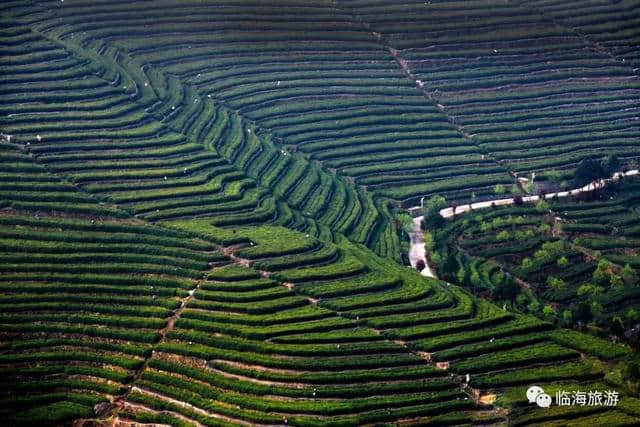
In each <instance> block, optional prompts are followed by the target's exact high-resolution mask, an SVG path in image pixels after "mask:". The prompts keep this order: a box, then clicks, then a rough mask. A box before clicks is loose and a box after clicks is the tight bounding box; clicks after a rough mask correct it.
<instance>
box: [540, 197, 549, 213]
mask: <svg viewBox="0 0 640 427" xmlns="http://www.w3.org/2000/svg"><path fill="white" fill-rule="evenodd" d="M549 209H551V206H550V205H549V203H547V202H545V201H544V200H540V201H538V203H536V211H537V212H540V213H546V212H549Z"/></svg>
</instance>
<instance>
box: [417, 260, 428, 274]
mask: <svg viewBox="0 0 640 427" xmlns="http://www.w3.org/2000/svg"><path fill="white" fill-rule="evenodd" d="M425 267H426V264H425V263H424V261H423V260H421V259H419V260H418V261H417V262H416V270H418V271H422V270H424V269H425Z"/></svg>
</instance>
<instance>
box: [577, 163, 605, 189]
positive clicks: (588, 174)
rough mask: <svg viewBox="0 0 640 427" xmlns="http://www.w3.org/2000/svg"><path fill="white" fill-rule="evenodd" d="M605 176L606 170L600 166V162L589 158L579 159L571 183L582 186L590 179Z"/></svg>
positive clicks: (593, 179)
mask: <svg viewBox="0 0 640 427" xmlns="http://www.w3.org/2000/svg"><path fill="white" fill-rule="evenodd" d="M605 176H607V171H605V170H604V168H603V167H602V163H600V162H598V161H596V160H594V159H591V158H586V159H583V160H582V161H580V163H578V167H576V171H575V175H574V178H573V185H574V186H576V187H582V186H583V185H585V184H588V183H590V182H591V181H595V180H598V179H600V178H603V177H605Z"/></svg>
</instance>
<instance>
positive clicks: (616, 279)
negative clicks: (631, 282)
mask: <svg viewBox="0 0 640 427" xmlns="http://www.w3.org/2000/svg"><path fill="white" fill-rule="evenodd" d="M609 284H610V285H611V286H612V287H614V288H615V287H618V286H623V285H624V282H623V281H622V277H620V276H618V275H616V274H612V275H611V277H609Z"/></svg>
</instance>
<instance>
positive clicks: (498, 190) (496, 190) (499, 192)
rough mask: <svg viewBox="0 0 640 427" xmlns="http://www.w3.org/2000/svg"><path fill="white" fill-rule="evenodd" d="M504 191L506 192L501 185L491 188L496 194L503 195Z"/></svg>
mask: <svg viewBox="0 0 640 427" xmlns="http://www.w3.org/2000/svg"><path fill="white" fill-rule="evenodd" d="M505 191H507V190H506V189H505V188H504V185H502V184H496V186H495V187H493V192H494V193H496V194H504V193H505Z"/></svg>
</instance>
